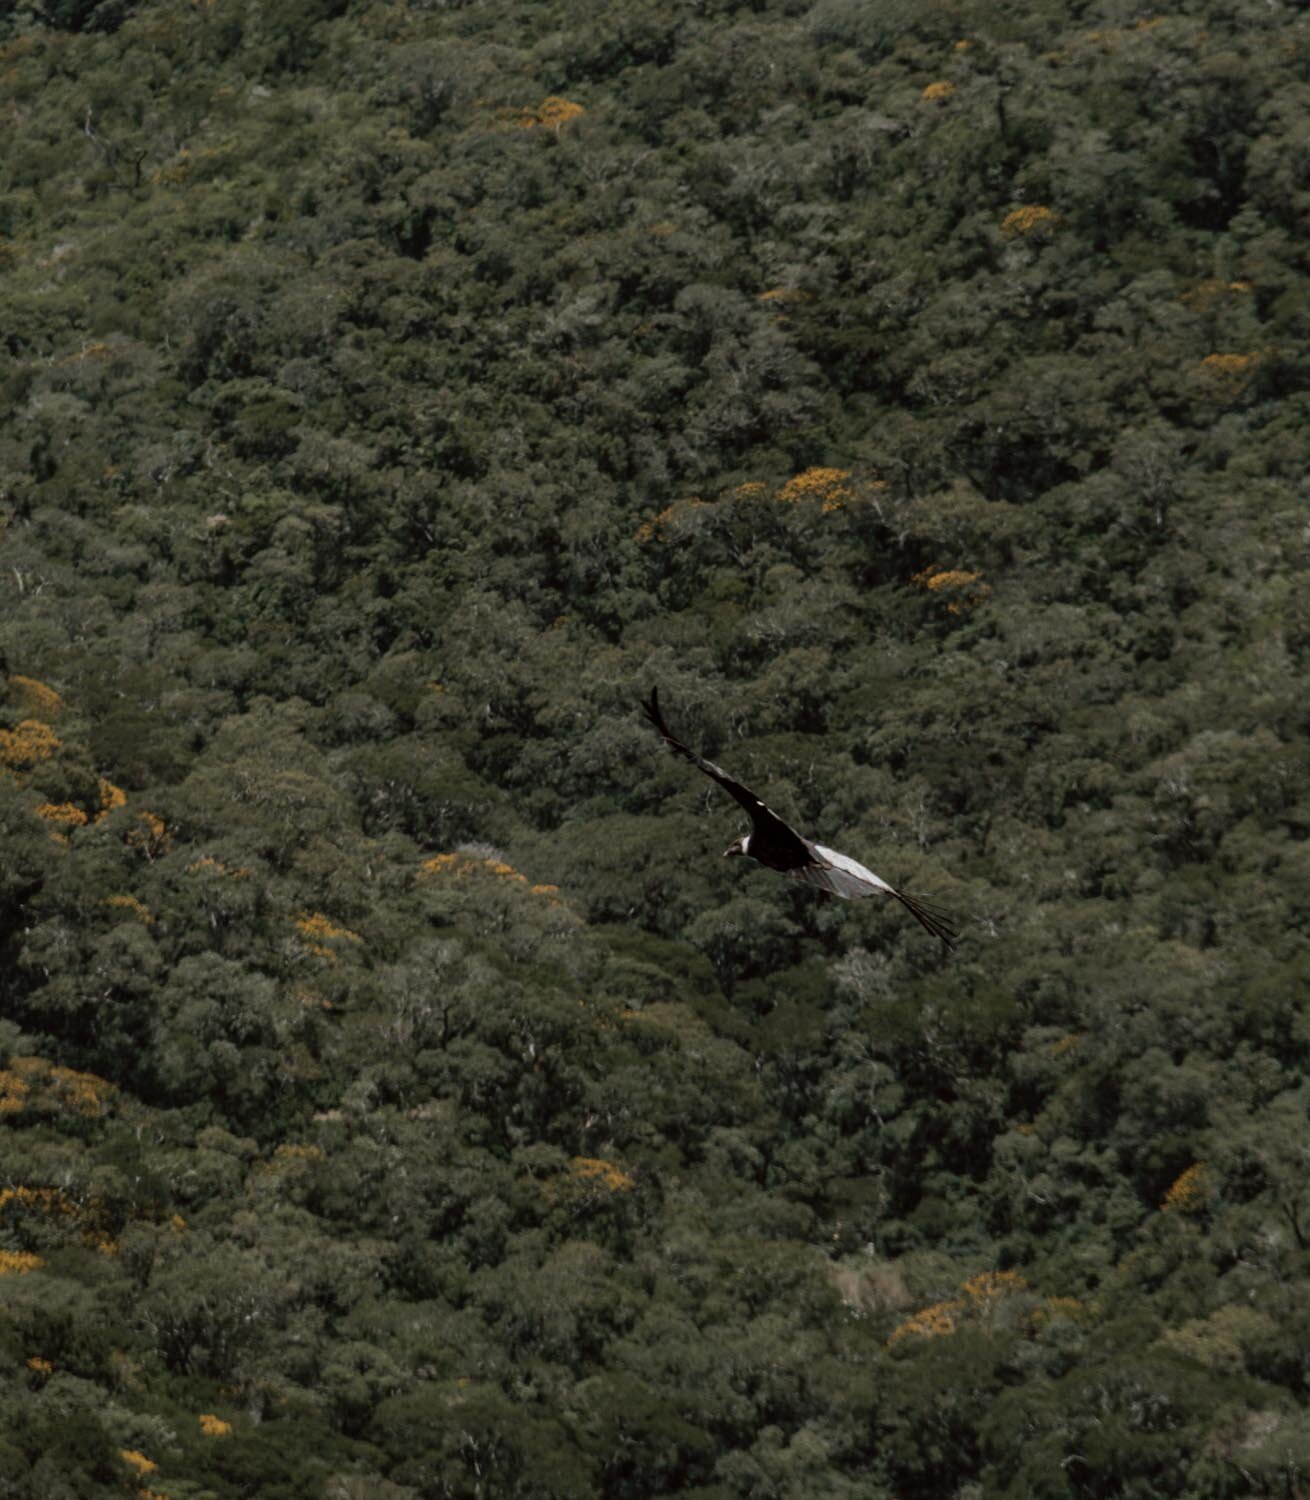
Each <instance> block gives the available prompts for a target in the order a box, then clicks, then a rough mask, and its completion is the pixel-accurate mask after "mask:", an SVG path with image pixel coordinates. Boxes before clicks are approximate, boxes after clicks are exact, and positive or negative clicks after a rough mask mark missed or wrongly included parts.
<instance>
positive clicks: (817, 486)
mask: <svg viewBox="0 0 1310 1500" xmlns="http://www.w3.org/2000/svg"><path fill="white" fill-rule="evenodd" d="M850 477H851V471H850V470H849V469H825V468H813V469H806V470H805V472H804V473H802V474H797V475H795V476H794V477H793V478H791V479H789V480H788V481H787V483H786V484H784V485H783V487H782V488H781V489H780V490H779V491H778V499H779V500H782V501H785V502H786V503H788V504H795V502H797V501H798V500H818V501H820V502H821V503H822V507H823V512H824V514H825V515H827V514H828V513H830V512H831V511H834V510H841V508H842V507H843V506H844V505H847V504H848V503H849V502H850V501H851V500H853V499H854V498H855V495H854V491H853V490H852V489H851V487H850V485H849V483H848V480H849V479H850Z"/></svg>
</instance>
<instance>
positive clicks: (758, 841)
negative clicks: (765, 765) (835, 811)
mask: <svg viewBox="0 0 1310 1500" xmlns="http://www.w3.org/2000/svg"><path fill="white" fill-rule="evenodd" d="M642 707H643V708H644V709H645V711H646V717H647V718H648V719H649V720H650V721H651V723H652V724H653V725H654V726H655V728H656V729H657V730H659V733H660V737H661V738H662V739H663V741H664V743H665V744H666V745H667V746H668V747H669V749H670V750H672V751H674V752H675V753H676V754H678V755H681V756H682V758H683V759H684V760H689V761H690V762H691V763H692V765H693V766H695V767H696V769H697V770H698V771H703V772H704V773H705V775H706V776H708V777H709V778H710V780H711V781H717V782H718V784H719V785H720V786H721V787H722V788H723V790H724V791H725V792H727V793H728V795H729V796H730V797H733V798H735V799H736V800H737V801H738V802H739V803H740V804H741V805H742V807H744V808H745V809H746V812H747V815H748V816H749V817H750V820H751V831H750V832H749V833H747V834H744V835H743V836H742V837H741V838H739V839H738V840H737V841H736V842H735V843H733V844H730V845H729V846H728V847H727V848H726V849H725V850H724V851H723V852H724V854H725V855H729V854H747V855H749V856H750V857H751V858H752V859H754V860H758V861H759V863H760V864H762V865H766V866H767V867H768V868H769V869H770V870H777V871H778V872H779V873H780V874H782V875H787V876H789V877H790V878H791V879H792V880H803V881H804V882H805V883H806V885H812V886H816V887H817V888H818V889H819V890H820V891H823V892H825V893H827V894H828V895H832V896H844V897H845V898H846V899H847V900H849V901H857V900H859V899H860V897H862V896H876V895H879V894H881V895H886V896H891V897H893V898H894V899H895V900H897V901H899V902H900V903H901V905H902V906H903V907H904V908H905V909H906V911H908V912H909V913H910V915H911V916H912V917H913V918H914V919H915V920H916V921H917V922H919V923H921V924H922V925H923V926H924V927H926V928H927V929H928V931H929V932H930V933H932V935H933V936H934V937H935V938H939V939H940V940H941V942H942V943H943V944H944V945H945V946H946V948H947V949H950V948H953V947H954V946H955V937H956V933H955V929H954V928H953V927H952V926H951V924H950V922H949V920H948V919H947V917H946V914H945V913H944V912H942V911H939V910H938V909H937V908H936V907H934V906H930V905H929V904H928V903H927V902H926V901H920V900H918V899H916V898H915V897H913V896H907V895H906V894H905V892H904V891H897V890H893V889H892V887H891V886H889V885H888V884H887V882H886V881H885V880H882V879H880V878H879V877H878V876H877V875H875V874H874V873H873V871H872V870H866V869H865V867H864V866H863V865H862V864H859V863H858V862H857V861H855V860H853V859H851V858H850V857H849V856H848V855H845V854H838V853H837V851H836V850H835V849H825V848H824V846H823V845H822V844H812V843H811V842H810V841H809V839H804V838H802V837H801V836H800V834H799V833H797V832H796V830H795V829H794V828H790V827H788V825H787V824H786V823H784V822H783V821H782V819H781V818H780V817H779V816H778V815H777V813H775V812H771V811H770V810H769V809H768V808H767V807H765V805H764V803H763V802H761V801H760V799H759V798H758V797H757V796H756V795H755V793H754V792H752V791H751V790H750V789H749V788H748V787H744V786H742V784H741V782H739V781H734V780H733V779H732V777H731V776H729V775H728V774H727V772H726V771H723V770H721V769H720V768H719V767H718V766H716V765H715V764H714V762H713V761H709V760H706V759H705V758H704V757H703V756H700V755H697V754H696V752H695V751H694V750H691V749H688V747H687V746H686V745H684V744H683V743H682V741H681V740H679V739H676V738H675V737H674V735H673V733H672V732H671V731H670V729H669V726H668V725H667V724H666V723H665V722H664V715H663V714H662V713H661V712H660V700H659V689H658V688H652V689H651V694H650V700H649V702H646V703H643V704H642Z"/></svg>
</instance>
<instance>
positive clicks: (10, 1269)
mask: <svg viewBox="0 0 1310 1500" xmlns="http://www.w3.org/2000/svg"><path fill="white" fill-rule="evenodd" d="M39 1265H41V1257H40V1256H39V1255H32V1254H30V1253H29V1252H28V1251H26V1250H0V1276H26V1275H27V1273H28V1272H29V1271H35V1270H36V1269H37V1267H38V1266H39Z"/></svg>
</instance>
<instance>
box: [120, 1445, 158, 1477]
mask: <svg viewBox="0 0 1310 1500" xmlns="http://www.w3.org/2000/svg"><path fill="white" fill-rule="evenodd" d="M118 1456H119V1458H121V1459H122V1460H123V1462H124V1463H128V1464H131V1465H132V1467H133V1468H134V1469H135V1470H136V1471H137V1473H138V1474H140V1475H141V1476H142V1477H143V1478H144V1476H145V1475H147V1474H153V1473H154V1472H155V1470H156V1469H157V1468H158V1467H159V1465H158V1464H157V1463H154V1462H152V1461H151V1460H150V1459H148V1458H147V1457H146V1456H145V1454H144V1453H138V1452H137V1451H136V1449H135V1448H120V1449H119V1450H118Z"/></svg>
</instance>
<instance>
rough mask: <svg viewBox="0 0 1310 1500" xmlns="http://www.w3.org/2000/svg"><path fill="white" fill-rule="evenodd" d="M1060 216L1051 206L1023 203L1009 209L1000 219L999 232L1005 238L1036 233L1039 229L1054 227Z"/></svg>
mask: <svg viewBox="0 0 1310 1500" xmlns="http://www.w3.org/2000/svg"><path fill="white" fill-rule="evenodd" d="M1059 222H1060V216H1059V214H1057V213H1056V212H1055V210H1054V209H1053V208H1046V207H1045V206H1044V205H1043V204H1040V203H1025V204H1024V205H1023V206H1022V207H1021V208H1015V209H1011V210H1010V212H1009V213H1008V214H1006V216H1005V217H1004V218H1003V219H1002V220H1001V233H1002V234H1003V235H1005V237H1006V238H1007V239H1013V238H1014V237H1015V236H1016V235H1025V236H1026V235H1031V234H1036V233H1037V232H1038V231H1039V230H1049V229H1054V228H1055V227H1056V226H1057V225H1058V224H1059Z"/></svg>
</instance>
